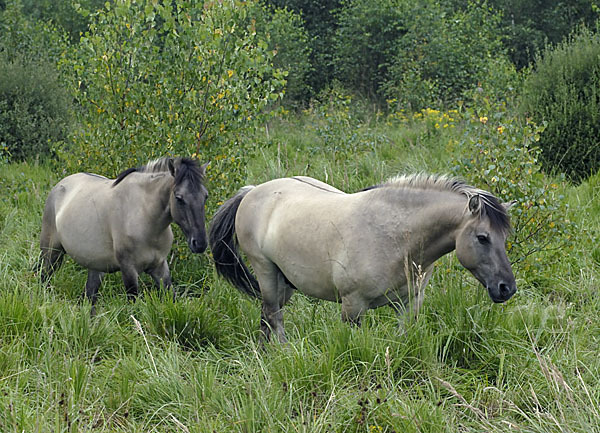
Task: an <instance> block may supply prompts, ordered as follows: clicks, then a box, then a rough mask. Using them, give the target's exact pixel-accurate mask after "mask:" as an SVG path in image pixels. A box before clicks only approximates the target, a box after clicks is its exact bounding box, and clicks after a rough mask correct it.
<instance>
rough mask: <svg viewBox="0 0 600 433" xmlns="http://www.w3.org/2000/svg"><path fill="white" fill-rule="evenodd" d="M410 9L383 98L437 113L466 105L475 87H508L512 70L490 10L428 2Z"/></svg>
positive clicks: (495, 16)
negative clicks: (450, 7) (456, 8)
mask: <svg viewBox="0 0 600 433" xmlns="http://www.w3.org/2000/svg"><path fill="white" fill-rule="evenodd" d="M407 3H408V2H407ZM409 4H410V10H409V12H408V14H407V15H406V17H407V18H405V19H406V23H405V25H406V29H407V31H406V34H404V35H403V36H402V37H401V38H400V39H399V40H398V44H397V51H396V53H395V55H394V59H393V62H392V65H391V66H390V67H389V76H388V78H387V80H386V82H385V84H384V92H385V94H386V96H387V97H388V99H395V100H397V101H398V104H399V106H400V107H403V108H411V109H413V110H420V109H422V108H427V107H432V108H441V107H443V106H446V105H456V104H457V103H458V102H459V101H462V100H465V99H466V97H467V94H468V93H469V92H471V91H472V90H473V89H475V88H476V87H477V86H478V83H480V82H484V81H487V82H488V84H489V85H491V86H493V88H494V89H502V88H504V87H506V86H507V85H508V82H509V80H510V79H511V78H512V69H511V68H510V67H508V64H509V61H508V58H507V57H506V54H505V53H504V50H503V48H502V44H501V40H500V35H499V34H498V31H497V22H498V17H497V15H495V14H494V13H493V11H491V10H490V9H488V8H486V7H484V6H479V5H474V4H472V3H469V7H468V8H467V9H466V10H464V11H461V10H459V11H451V10H444V9H443V7H442V6H440V5H439V3H437V2H433V1H427V2H416V3H415V2H412V3H409ZM498 72H502V73H501V74H499V73H498ZM491 80H493V81H491Z"/></svg>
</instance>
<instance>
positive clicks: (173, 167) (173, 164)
mask: <svg viewBox="0 0 600 433" xmlns="http://www.w3.org/2000/svg"><path fill="white" fill-rule="evenodd" d="M167 165H168V166H169V172H170V173H171V176H173V177H175V162H173V158H169V161H168V162H167Z"/></svg>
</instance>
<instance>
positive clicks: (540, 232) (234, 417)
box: [0, 0, 600, 433]
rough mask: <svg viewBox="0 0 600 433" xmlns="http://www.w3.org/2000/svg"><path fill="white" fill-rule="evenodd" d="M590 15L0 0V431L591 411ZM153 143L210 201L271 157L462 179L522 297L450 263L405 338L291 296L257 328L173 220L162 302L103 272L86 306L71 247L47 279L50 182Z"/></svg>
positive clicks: (492, 7)
mask: <svg viewBox="0 0 600 433" xmlns="http://www.w3.org/2000/svg"><path fill="white" fill-rule="evenodd" d="M542 3H543V4H542ZM597 18H598V8H597V6H596V4H595V3H594V2H593V1H586V0H578V1H577V2H570V3H569V4H568V5H567V4H566V3H564V2H559V1H551V2H537V1H522V2H512V1H489V2H487V3H480V2H468V3H465V2H457V1H453V0H441V1H433V0H428V1H425V2H409V1H406V0H376V1H373V0H371V1H366V0H344V1H331V2H299V1H296V0H272V1H267V2H265V3H258V2H254V1H250V2H241V1H237V0H224V1H218V2H210V1H209V2H197V1H185V0H173V1H170V0H169V1H163V0H137V1H133V0H115V1H110V2H104V1H97V0H85V1H78V2H72V1H70V0H62V1H58V2H51V1H35V2H34V1H30V0H0V244H1V245H2V248H1V249H0V431H2V432H5V431H6V432H21V431H27V432H29V431H41V432H45V431H54V432H76V431H77V432H79V431H98V432H102V431H106V432H109V431H110V432H134V431H135V432H137V431H160V432H213V431H227V432H229V431H240V432H256V431H272V432H275V431H304V432H319V431H322V432H331V431H338V432H368V433H373V432H413V431H414V432H423V431H431V432H438V431H447V432H467V431H468V432H480V431H490V432H491V431H493V432H500V431H502V432H504V431H528V432H555V431H556V432H564V431H569V432H595V431H600V427H599V426H600V412H599V410H598V408H599V407H600V386H598V379H599V378H600V361H599V358H598V347H600V346H599V344H600V332H599V330H600V321H599V319H598V318H599V317H600V298H599V297H598V293H597V292H598V280H599V276H600V272H599V270H600V248H598V246H597V245H598V239H599V233H600V175H599V174H598V162H599V156H598V148H599V147H600V146H598V144H597V135H598V134H597V127H598V119H597V117H598V112H599V111H598V94H599V93H598V92H599V91H600V81H599V80H598V70H600V56H598V53H597V49H598V48H597V45H598V36H597V33H596V32H595V31H594V30H593V29H594V25H595V24H594V23H595V20H596V19H597ZM581 24H586V25H587V26H588V27H587V28H577V26H578V25H581ZM573 31H576V32H575V33H571V32H573ZM569 35H571V36H569ZM357 53H358V54H357ZM530 62H535V63H531V64H530ZM164 154H172V155H173V154H183V155H192V154H193V155H195V156H197V157H198V158H201V159H202V160H210V161H211V165H210V167H209V170H208V178H209V179H208V187H209V189H210V193H211V195H210V199H209V203H208V211H209V212H208V213H209V217H210V215H211V214H212V213H213V212H214V210H215V208H216V207H217V206H218V205H219V204H220V203H221V202H222V201H223V200H225V199H226V198H227V197H228V196H230V195H231V194H233V193H234V191H235V190H236V189H237V188H238V187H239V186H241V185H243V184H246V183H254V184H256V183H260V182H263V181H266V180H269V179H272V178H275V177H281V176H289V175H309V176H313V177H316V178H319V179H321V180H324V181H327V182H329V183H331V184H333V185H335V186H336V187H338V188H341V189H343V190H346V191H349V192H351V191H356V190H359V189H361V188H364V187H366V186H369V185H373V184H376V183H379V182H381V181H383V180H385V179H386V178H388V177H391V176H394V175H397V174H399V173H410V172H416V171H426V172H436V173H450V174H453V175H457V176H460V177H462V178H465V179H466V180H467V181H468V182H470V183H472V184H474V185H476V186H479V187H482V188H484V189H487V190H489V191H491V192H493V193H494V194H496V195H497V196H499V197H500V198H501V199H502V200H515V201H516V204H515V206H514V207H513V209H512V210H511V216H512V221H513V226H514V233H513V234H512V236H511V237H510V238H509V242H508V245H507V249H508V251H509V257H510V259H511V262H512V263H513V268H514V271H515V274H516V276H517V283H518V286H519V292H518V293H517V295H516V296H515V297H514V298H513V299H511V300H510V301H509V302H508V303H506V304H504V305H494V304H492V303H491V301H490V300H489V298H488V297H487V295H486V294H485V290H484V289H482V288H481V287H480V286H479V285H478V283H477V282H476V281H475V279H474V278H472V277H471V276H470V274H468V272H467V271H465V270H464V269H463V268H462V267H460V265H459V264H458V262H457V261H456V259H455V258H454V256H453V255H450V256H448V257H445V258H444V259H442V260H440V261H439V263H437V265H436V271H435V273H434V276H433V278H432V280H431V282H430V286H429V288H428V291H427V295H426V299H425V303H424V307H423V309H422V310H421V313H420V315H419V317H418V318H416V319H415V320H414V321H410V322H409V323H408V324H407V326H406V327H405V329H403V330H399V329H398V320H397V318H396V317H395V315H394V313H393V312H392V311H391V309H387V308H381V309H378V310H375V311H370V312H369V313H368V314H367V316H366V318H365V320H364V323H363V326H362V327H361V328H353V327H351V326H348V325H346V324H344V323H343V322H341V320H340V319H339V306H338V305H336V304H334V303H328V302H324V301H316V300H314V299H309V298H306V297H303V296H301V295H295V297H294V298H293V300H292V302H291V303H290V305H289V306H288V307H286V333H287V335H288V337H289V339H290V344H289V345H288V346H285V347H281V346H279V345H277V344H272V345H269V346H267V347H266V348H261V347H260V344H259V341H260V338H259V337H260V336H259V332H258V324H259V316H260V305H259V304H258V303H257V302H256V301H254V300H252V299H249V298H247V297H245V296H244V295H242V294H240V293H238V292H237V291H236V290H235V289H233V288H232V287H231V286H229V285H228V284H226V283H225V282H223V281H221V280H220V279H218V278H217V277H216V275H215V273H214V270H213V267H212V265H211V258H210V253H208V254H205V255H202V256H194V255H192V254H191V253H190V252H189V250H188V249H187V246H186V245H185V242H183V241H182V240H181V237H180V236H179V235H178V236H177V239H176V244H175V247H174V249H173V251H172V252H171V255H170V257H169V262H170V264H171V268H172V273H173V277H174V279H175V281H176V288H177V291H178V294H179V297H178V299H177V301H176V302H173V301H172V300H171V299H170V297H169V296H168V295H166V294H164V293H160V292H157V291H155V290H153V289H152V288H151V285H150V280H149V279H148V280H144V286H145V290H144V293H143V294H142V295H141V297H140V298H139V299H138V300H137V302H135V303H129V302H127V301H126V299H125V291H124V289H123V287H122V284H121V282H120V275H119V274H118V273H117V274H114V275H110V276H108V277H107V278H106V280H105V282H104V283H103V285H102V287H101V289H100V296H101V297H100V300H99V303H98V311H99V314H98V316H96V317H94V318H90V315H89V312H90V306H89V304H88V303H87V302H84V301H82V299H81V297H82V293H83V285H84V283H85V272H84V271H83V270H82V269H81V268H79V267H78V266H76V265H75V264H74V263H73V262H72V261H70V260H67V261H66V263H65V265H63V268H61V270H60V271H59V272H58V273H57V274H56V275H55V277H54V278H53V280H52V282H51V284H50V286H48V287H44V286H42V285H41V284H40V283H39V279H38V275H37V272H36V264H37V260H38V257H39V247H38V237H39V228H40V220H41V212H42V208H43V203H44V200H45V198H46V195H47V193H48V191H49V190H50V188H51V187H52V185H53V184H54V183H56V182H57V181H58V179H60V178H61V177H63V176H64V175H65V174H68V173H71V172H74V171H96V172H100V173H102V174H105V175H109V176H113V175H114V174H116V173H117V172H118V171H120V170H123V169H125V168H127V167H129V166H133V165H136V164H140V163H144V162H146V161H147V160H149V159H151V158H154V157H157V156H160V155H164ZM574 180H575V181H577V184H574V183H573V181H574ZM176 232H177V229H176Z"/></svg>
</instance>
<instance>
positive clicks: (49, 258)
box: [39, 193, 65, 284]
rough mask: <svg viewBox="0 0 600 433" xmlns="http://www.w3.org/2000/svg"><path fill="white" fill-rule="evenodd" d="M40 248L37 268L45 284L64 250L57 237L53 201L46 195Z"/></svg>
mask: <svg viewBox="0 0 600 433" xmlns="http://www.w3.org/2000/svg"><path fill="white" fill-rule="evenodd" d="M51 194H52V193H51ZM40 249H41V250H42V254H41V257H40V260H41V263H40V265H39V268H40V269H39V270H40V275H41V280H42V283H43V284H46V283H47V282H48V280H49V279H50V277H51V276H52V274H53V273H54V271H56V270H57V269H58V268H59V267H60V265H61V263H62V259H63V256H64V254H65V250H64V249H63V247H62V245H61V243H60V241H59V240H58V239H57V233H56V223H55V213H54V203H53V201H52V200H51V198H50V197H48V200H47V202H46V205H45V206H44V214H43V216H42V232H41V234H40Z"/></svg>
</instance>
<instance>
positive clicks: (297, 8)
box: [265, 0, 343, 95]
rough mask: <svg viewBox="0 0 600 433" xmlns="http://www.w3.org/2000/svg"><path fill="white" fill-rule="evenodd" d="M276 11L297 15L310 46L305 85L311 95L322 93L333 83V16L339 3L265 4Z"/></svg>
mask: <svg viewBox="0 0 600 433" xmlns="http://www.w3.org/2000/svg"><path fill="white" fill-rule="evenodd" d="M265 1H266V3H267V4H270V5H272V6H274V7H276V8H279V9H289V10H291V11H293V12H295V13H297V14H298V15H299V16H300V17H302V20H303V21H304V27H305V29H306V32H307V33H308V39H309V40H308V42H309V46H310V64H311V67H312V72H311V74H310V76H309V81H308V83H309V85H310V87H311V89H312V95H317V94H318V93H320V92H321V91H322V90H324V89H326V88H327V87H328V86H329V85H330V84H331V83H332V80H333V76H334V67H333V57H334V55H335V44H334V43H333V41H334V36H335V32H336V28H337V25H338V24H337V17H336V13H337V11H338V10H339V8H340V7H341V4H342V2H343V0H328V1H317V2H314V1H313V2H307V1H305V0H265Z"/></svg>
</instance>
